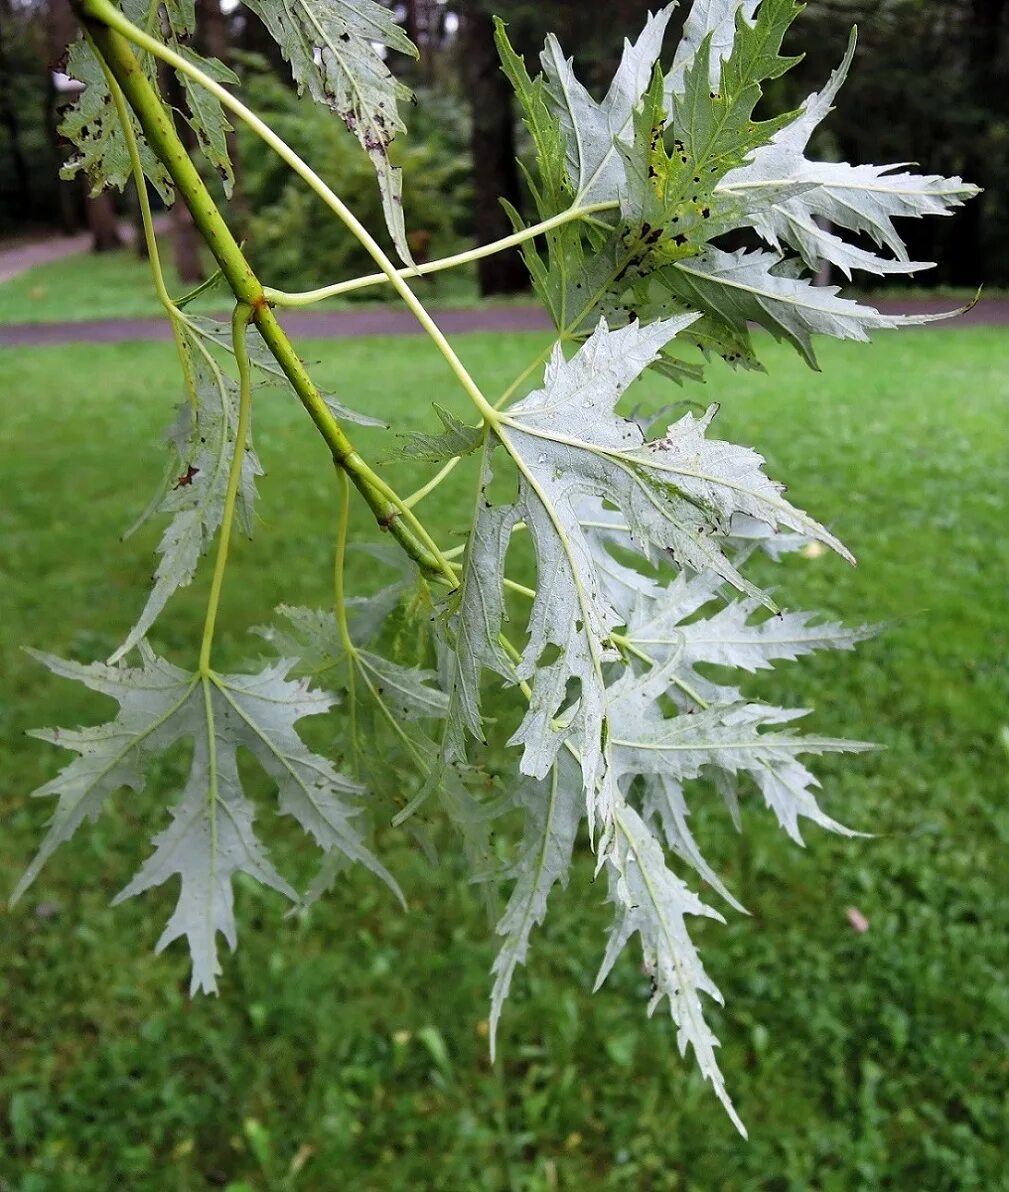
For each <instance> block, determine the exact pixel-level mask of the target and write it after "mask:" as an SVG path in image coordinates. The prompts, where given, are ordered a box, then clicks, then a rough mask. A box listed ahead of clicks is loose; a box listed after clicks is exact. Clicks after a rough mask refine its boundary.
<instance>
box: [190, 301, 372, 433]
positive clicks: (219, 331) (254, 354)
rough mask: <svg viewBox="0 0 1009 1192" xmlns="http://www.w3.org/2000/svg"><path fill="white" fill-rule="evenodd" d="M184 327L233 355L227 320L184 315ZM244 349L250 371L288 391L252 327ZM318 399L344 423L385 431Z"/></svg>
mask: <svg viewBox="0 0 1009 1192" xmlns="http://www.w3.org/2000/svg"><path fill="white" fill-rule="evenodd" d="M186 326H187V328H188V329H189V330H191V331H194V332H195V333H196V334H197V335H199V336H200V338H201V339H204V340H206V341H207V343H211V344H214V346H215V347H218V348H220V349H221V350H222V351H225V352H227V353H229V354H230V355H232V356H233V355H234V354H235V346H234V343H233V340H232V330H231V320H230V319H229V320H227V321H221V320H219V319H211V318H208V317H207V316H205V315H187V316H186ZM247 346H248V351H249V361H250V363H251V364H252V366H253V367H254V368H256V369H258V370H259V371H260V372H261V373H263V374H265V375H264V383H270V382H272V383H274V384H280V385H283V386H284V388H285V389H289V388H291V381H290V378H289V377H288V376H287V374H286V373H285V372H284V370H283V369H282V368H281V367H280V365H279V364H278V363H277V358H276V357H275V356H274V355H273V353H272V352H271V351H270V349H269V348H268V347H267V346H266V344H265V342H264V341H263V337H262V336H261V335H260V334H259V331H258V330H257V329H256V328H255V327H250V328H249V330H248V334H247ZM292 392H293V390H292ZM322 398H323V401H325V403H326V405H327V406H328V407H329V409H330V411H331V412H332V413H333V414H335V415H336V417H337V418H340V419H342V420H343V421H344V422H354V423H356V424H357V425H358V426H375V427H380V428H381V429H382V430H385V429H387V424H386V423H385V422H383V421H382V420H381V418H372V417H371V415H370V414H362V413H360V412H359V411H358V410H353V409H351V408H350V406H346V405H344V404H343V402H341V401H338V400H337V399H336V398H335V397H334V396H333V395H332V394H331V393H325V392H323V393H322Z"/></svg>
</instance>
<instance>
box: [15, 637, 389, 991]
mask: <svg viewBox="0 0 1009 1192" xmlns="http://www.w3.org/2000/svg"><path fill="white" fill-rule="evenodd" d="M140 653H141V662H142V665H141V667H139V668H132V667H124V666H117V667H112V666H109V665H107V664H102V663H92V664H91V665H89V666H81V665H80V664H78V663H73V662H65V661H63V660H62V659H59V658H53V657H51V656H49V655H43V654H35V655H34V656H35V657H37V658H38V659H39V660H40V661H41V662H43V663H44V664H45V665H46V666H48V667H49V669H50V670H52V671H53V672H54V673H56V674H59V675H62V676H64V677H65V678H70V679H75V680H77V681H78V682H81V683H84V684H85V685H86V686H88V687H90V688H91V689H92V690H94V691H98V692H101V693H102V694H103V695H108V696H111V697H112V698H113V699H115V700H116V702H117V703H118V704H119V713H118V715H117V716H116V718H115V719H114V720H112V721H109V722H108V723H107V724H103V725H98V726H96V727H94V728H86V729H78V730H72V731H71V730H66V729H52V730H49V731H47V732H42V733H38V734H36V735H38V736H41V737H42V738H43V739H45V740H49V741H52V742H53V743H54V744H58V745H61V746H62V747H64V748H67V749H71V750H73V751H75V752H76V753H78V754H79V755H80V756H79V757H78V758H76V759H75V760H74V761H72V762H71V763H70V764H69V765H68V766H67V767H66V768H65V769H64V770H63V771H62V772H61V773H60V774H59V775H58V776H57V777H56V778H54V779H53V780H52V781H51V782H48V783H46V784H45V785H44V786H42V787H40V788H39V789H38V790H37V791H36V792H35V795H36V796H52V795H56V796H58V798H59V802H58V804H57V808H56V812H55V813H54V815H53V819H52V822H51V824H50V827H49V831H48V833H47V835H46V837H45V840H44V841H43V843H42V847H41V848H40V850H39V853H38V856H37V857H36V858H35V860H34V861H33V862H32V864H31V865H30V866H29V868H28V870H27V872H26V873H25V875H24V877H23V878H22V879H21V881H20V882H19V883H18V886H17V889H16V890H15V892H14V898H15V899H17V898H19V897H20V896H21V895H22V894H23V893H24V891H25V890H26V889H27V888H28V886H29V885H30V884H31V882H32V881H33V880H34V879H35V877H36V876H37V874H38V872H39V870H40V869H41V868H42V866H43V864H44V863H45V862H46V860H47V859H48V858H49V857H50V856H51V854H52V853H53V851H54V850H55V848H56V847H57V845H59V844H61V843H63V842H64V841H66V840H69V839H70V837H71V836H72V835H73V834H74V832H75V831H76V829H77V827H78V826H79V825H80V824H81V823H82V822H83V820H84V819H95V818H96V817H97V816H98V814H99V813H100V811H101V809H102V807H103V805H104V803H105V801H106V799H107V798H108V797H109V796H110V795H112V794H113V793H114V792H115V791H116V790H118V789H119V788H120V787H123V786H125V787H129V788H130V789H132V790H134V791H136V792H138V793H142V792H143V790H144V789H145V786H146V782H147V771H148V769H149V768H150V765H151V762H152V761H153V759H154V758H155V757H156V756H158V755H159V754H161V753H164V752H165V751H166V750H167V749H168V748H170V747H171V746H173V745H175V744H176V743H177V742H179V741H183V740H186V741H191V742H192V749H193V753H192V761H191V763H190V770H189V777H188V779H187V782H186V786H185V790H184V791H183V793H182V796H181V799H180V801H179V803H178V804H177V806H176V807H175V808H174V809H173V811H172V822H171V824H170V825H169V826H168V827H167V828H166V829H165V830H164V831H163V832H160V833H159V834H158V835H157V836H156V837H155V840H154V843H155V846H156V847H155V851H154V853H153V854H152V856H151V857H150V858H149V860H148V861H146V862H145V863H144V865H143V866H142V868H141V869H140V871H139V872H138V873H137V875H136V876H135V877H134V878H133V880H132V881H131V882H130V883H129V884H128V885H127V886H126V887H125V889H124V890H123V891H122V892H121V893H120V894H119V895H118V896H117V898H116V899H115V901H116V902H121V901H122V900H123V899H125V898H129V897H131V896H132V895H134V894H139V893H141V892H143V891H144V890H148V889H151V888H152V887H154V886H158V885H162V884H163V883H164V882H166V881H168V880H169V879H171V878H172V877H175V876H178V877H179V879H180V892H179V901H178V903H177V905H176V908H175V911H174V913H173V914H172V917H171V919H170V920H169V922H168V925H167V927H166V928H165V930H164V932H163V933H162V935H161V938H160V939H159V940H158V943H157V949H156V950H157V951H159V952H160V951H161V950H162V949H163V948H165V947H167V945H168V944H169V943H171V942H172V941H173V940H174V939H178V938H181V937H185V938H186V939H187V940H188V943H189V949H190V953H191V955H192V961H193V973H192V980H191V984H190V990H191V992H192V993H195V992H196V991H197V990H203V991H204V992H205V993H213V992H216V989H217V977H218V976H219V974H220V972H221V968H220V963H219V961H218V958H217V944H216V937H217V934H218V933H220V934H222V935H223V936H224V938H225V940H226V941H227V942H228V944H229V945H230V946H231V947H232V948H234V947H235V942H236V930H235V919H234V897H233V892H232V886H231V881H232V878H233V877H234V875H235V874H236V873H239V872H243V873H246V874H248V875H250V876H251V877H254V878H255V879H256V880H257V881H259V882H260V883H262V884H263V885H265V886H269V887H270V888H272V889H274V890H277V891H279V892H280V893H282V894H284V895H285V896H286V897H287V898H289V899H291V900H292V901H296V900H297V894H296V892H295V890H294V889H293V888H292V887H291V886H290V884H289V883H288V882H287V881H285V879H284V878H283V877H281V875H280V874H279V873H278V872H277V870H276V868H275V867H274V865H273V864H272V862H271V861H270V860H269V858H268V856H267V854H266V851H265V849H264V848H263V847H262V845H260V844H259V842H258V841H257V839H256V837H255V835H254V833H253V827H252V825H253V819H254V811H253V808H252V805H251V803H250V802H249V801H248V799H247V798H246V796H245V794H244V791H243V788H242V782H241V778H240V776H239V770H238V750H239V749H244V750H247V751H248V752H249V753H251V754H252V755H253V756H254V757H255V758H256V760H257V761H258V762H259V764H260V765H261V766H262V768H263V769H264V770H265V771H266V772H267V774H269V775H270V777H271V778H273V780H274V781H275V782H276V785H277V800H278V809H279V812H280V814H281V815H289V816H291V817H293V818H294V819H295V820H296V821H297V823H298V824H299V825H300V827H301V828H302V829H303V830H304V831H305V832H306V833H307V834H308V835H309V836H311V837H312V839H313V840H314V841H315V842H316V844H317V845H318V846H319V847H320V848H321V849H322V850H323V851H324V852H327V853H329V852H332V851H338V852H340V853H342V854H343V855H345V856H347V857H348V858H350V859H352V860H355V861H357V862H359V863H360V864H363V865H364V866H365V867H366V868H368V869H370V870H371V871H372V872H373V873H375V874H377V875H378V876H379V877H381V878H382V879H383V880H384V881H385V882H387V884H388V885H389V886H390V888H391V889H392V890H393V891H394V893H396V894H397V896H398V897H400V898H402V895H401V894H400V892H399V888H398V887H397V886H396V883H395V881H394V880H393V878H392V877H391V875H390V874H389V873H388V872H387V870H386V869H385V868H384V867H383V866H382V865H381V864H380V863H379V862H378V861H377V860H376V859H375V857H374V856H373V855H372V854H371V853H370V852H369V850H368V849H367V848H366V847H365V846H364V843H363V841H362V840H361V837H360V835H359V833H358V831H357V829H356V828H355V827H354V824H353V819H354V817H355V815H357V814H358V810H359V809H358V807H357V806H356V805H355V801H356V800H357V799H358V798H359V797H360V795H362V794H363V788H361V787H360V786H358V785H357V784H356V783H354V782H351V781H350V780H349V779H347V778H344V777H343V776H342V775H341V774H339V773H337V771H336V770H335V769H334V767H333V766H332V765H331V763H330V762H328V761H327V760H326V759H325V758H323V757H320V756H319V755H318V754H315V753H312V752H311V751H310V750H308V749H307V748H306V747H305V745H304V744H303V742H302V741H301V739H300V738H299V737H298V734H297V732H296V731H295V728H294V726H295V724H296V723H297V722H298V721H299V720H301V719H303V718H304V717H306V716H317V715H319V714H321V713H323V712H326V711H328V710H329V709H330V708H331V707H332V706H333V704H334V702H335V701H334V700H333V698H332V697H331V696H328V695H326V694H325V693H323V692H319V691H312V690H310V689H309V686H308V683H307V682H306V681H305V680H295V681H291V680H289V679H288V678H287V677H286V676H287V673H288V671H290V669H291V663H290V662H284V661H280V662H277V663H274V664H272V665H270V666H267V667H266V668H265V669H264V670H262V671H260V672H259V673H258V674H255V675H220V674H216V673H214V672H210V673H208V674H206V675H198V674H191V673H189V672H187V671H183V670H180V669H179V668H178V667H175V666H172V665H171V664H170V663H168V662H166V661H165V660H164V659H161V658H158V657H157V656H155V655H154V654H153V653H152V652H151V651H150V649H149V648H148V647H147V646H146V645H145V644H141V647H140Z"/></svg>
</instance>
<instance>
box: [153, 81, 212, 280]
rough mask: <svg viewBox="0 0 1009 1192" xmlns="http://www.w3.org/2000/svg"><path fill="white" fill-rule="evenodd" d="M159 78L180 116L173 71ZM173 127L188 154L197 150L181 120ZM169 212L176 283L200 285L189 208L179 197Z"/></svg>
mask: <svg viewBox="0 0 1009 1192" xmlns="http://www.w3.org/2000/svg"><path fill="white" fill-rule="evenodd" d="M158 77H159V79H160V82H161V93H162V95H164V97H165V101H166V103H167V104H168V105H169V108H170V109H173V110H174V111H175V112H180V111H181V110H182V108H183V106H184V104H185V97H184V96H183V93H182V84H181V83H180V82H179V79H178V76H177V75H176V73H175V71H174V70H166V69H164V68H163V69H161V70H160V71H159V72H158ZM176 127H177V128H178V132H179V136H180V138H181V139H182V143H183V144H184V145H185V146H186V148H187V149H188V150H189V151H190V152H191V151H192V150H193V149H194V148H195V146H196V137H195V135H194V133H193V130H192V129H191V128H190V127H189V125H188V124H186V123H185V122H184V121H183V120H182V119H181V117H176ZM170 211H171V221H172V245H173V247H174V249H175V269H176V271H177V273H178V275H179V280H180V281H184V282H188V283H191V284H192V283H196V282H201V281H203V280H204V279H205V278H206V273H205V272H204V269H203V261H202V260H201V258H200V238H199V236H198V235H197V232H196V226H195V224H194V223H193V217H192V216H191V215H190V214H189V208H188V207H187V206H186V204H185V203H184V202H183V201H182V199H181V198H178V197H177V198H176V200H175V202H174V203H173V204H172V206H171V208H170Z"/></svg>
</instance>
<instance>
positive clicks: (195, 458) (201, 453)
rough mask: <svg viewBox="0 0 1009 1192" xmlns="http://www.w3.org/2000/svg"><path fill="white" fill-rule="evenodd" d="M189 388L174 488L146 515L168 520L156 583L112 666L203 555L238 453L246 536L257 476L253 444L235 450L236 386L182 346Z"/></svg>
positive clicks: (174, 436) (172, 435)
mask: <svg viewBox="0 0 1009 1192" xmlns="http://www.w3.org/2000/svg"><path fill="white" fill-rule="evenodd" d="M187 353H188V360H189V367H190V370H191V376H192V379H193V382H194V398H195V401H194V402H193V403H190V402H184V403H183V404H182V405H181V406H180V407H179V413H178V417H177V419H176V421H175V423H174V425H173V426H172V427H171V429H170V430H169V432H168V438H169V441H170V443H171V444H172V447H173V449H174V451H175V453H176V456H177V459H178V465H177V470H176V472H175V479H174V482H173V480H172V479H171V473H169V477H170V478H169V484H168V488H167V491H166V492H165V494H164V496H163V497H162V499H161V500H160V502H158V503H157V504H156V505H154V506H152V507H151V509H150V510H149V513H150V514H157V513H167V514H169V515H171V521H170V522H169V524H168V527H167V528H166V530H165V532H164V534H163V535H162V538H161V541H160V542H159V544H158V554H159V555H160V556H161V557H160V559H159V560H158V566H157V569H156V570H155V573H154V585H153V587H152V589H151V594H150V596H149V597H148V598H147V603H146V604H145V605H144V609H143V611H142V612H141V614H140V618H139V620H138V621H137V623H136V625H134V627H133V628H132V629H131V630H130V633H129V635H128V636H127V638H126V640H125V641H124V642H123V644H122V645H121V646H120V647H119V649H118V650H116V652H115V653H114V654H113V655H112V657H111V658H110V660H109V661H110V662H117V661H118V660H119V659H120V658H123V657H124V656H125V655H126V654H127V653H128V652H129V651H130V650H131V649H132V648H133V647H134V646H135V645H137V644H138V643H139V642H140V640H141V639H142V638H143V637H145V636H146V634H147V632H148V630H149V629H150V628H151V626H152V625H153V624H154V622H155V620H156V619H157V618H158V617H159V616H160V614H161V611H162V610H163V609H164V607H165V605H166V604H167V603H168V601H169V599H170V598H171V597H172V595H173V594H174V593H175V592H176V591H178V589H179V588H184V587H186V586H187V585H188V584H190V583H191V582H192V580H193V576H194V575H195V574H196V569H197V566H198V565H199V562H200V559H201V557H202V556H203V554H204V552H205V551H206V550H207V549H208V548H209V546H210V544H211V542H212V541H213V539H214V536H215V535H216V533H217V530H218V528H219V527H220V524H221V518H222V516H223V514H224V500H225V495H226V493H227V488H228V472H229V470H230V467H231V460H232V456H233V455H234V453H235V451H236V450H240V451H242V452H243V458H242V474H241V479H240V482H239V486H238V503H237V513H238V520H239V524H240V525H241V526H242V529H243V530H244V532H245V533H246V534H247V535H249V536H250V537H251V535H252V527H253V507H254V504H255V499H256V479H257V477H259V476H262V474H263V470H262V468H261V467H260V465H259V460H258V459H257V457H256V453H255V451H254V450H253V448H252V445H251V443H243V444H236V443H235V434H236V432H237V428H238V386H237V384H236V383H235V382H234V381H233V380H232V379H231V378H230V377H229V376H227V375H226V374H224V373H222V372H221V371H220V369H218V368H217V367H216V366H212V364H211V362H210V361H208V360H207V358H206V357H204V356H203V355H202V354H201V353H200V352H198V351H193V350H192V346H191V345H189V346H188V347H187Z"/></svg>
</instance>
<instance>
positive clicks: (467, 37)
mask: <svg viewBox="0 0 1009 1192" xmlns="http://www.w3.org/2000/svg"><path fill="white" fill-rule="evenodd" d="M461 50H462V59H463V71H464V74H465V83H466V89H467V91H468V93H469V97H470V104H471V109H472V113H473V128H472V133H471V137H470V148H471V151H472V155H473V184H474V197H475V202H476V210H475V214H474V224H475V230H476V237H477V240H478V242H479V243H481V244H486V243H489V242H490V241H493V240H499V239H500V238H501V237H503V236H508V235H510V234H511V232H512V226H511V221H510V220H509V218H508V216H507V214H506V213H505V211H504V209H503V208H502V206H501V204H500V202H499V201H498V200H499V196H500V197H503V198H506V199H507V200H508V201H509V202H510V203H512V204H513V205H514V206H515V207H516V208H519V207H520V206H521V202H522V189H521V185H520V183H519V172H518V165H517V163H516V160H515V119H514V116H513V114H512V92H511V85H510V84H509V82H508V80H507V78H506V77H505V75H504V72H503V71H502V70H501V67H500V64H499V62H498V56H497V49H496V48H495V45H494V24H493V21H492V19H491V18H490V16H488V15H487V14H485V13H483V12H479V11H474V10H472V9H467V10H466V11H465V12H464V13H463V17H462V28H461ZM479 277H480V293H481V294H482V295H483V296H484V297H486V296H488V295H490V294H515V293H518V292H520V291H522V290H526V289H528V288H529V276H528V274H527V272H526V268H525V264H524V263H523V261H522V257H521V255H520V254H519V252H518V250H517V249H513V250H511V251H510V252H505V253H497V254H496V255H495V256H493V257H486V258H484V260H482V261H480V262H479Z"/></svg>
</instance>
